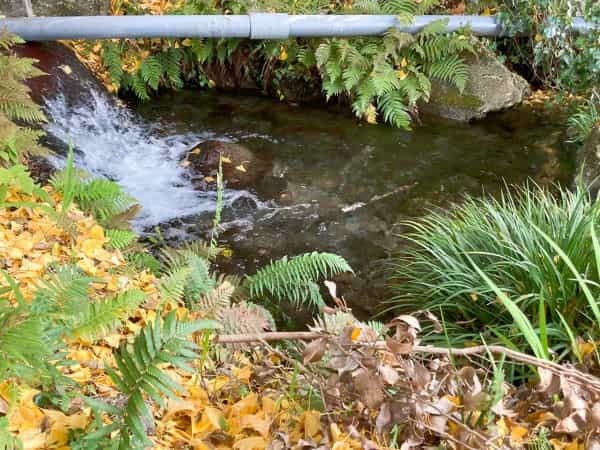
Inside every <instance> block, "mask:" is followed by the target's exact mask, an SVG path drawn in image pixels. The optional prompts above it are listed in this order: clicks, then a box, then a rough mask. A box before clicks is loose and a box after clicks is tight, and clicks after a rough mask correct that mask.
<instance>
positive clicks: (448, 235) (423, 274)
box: [393, 186, 600, 353]
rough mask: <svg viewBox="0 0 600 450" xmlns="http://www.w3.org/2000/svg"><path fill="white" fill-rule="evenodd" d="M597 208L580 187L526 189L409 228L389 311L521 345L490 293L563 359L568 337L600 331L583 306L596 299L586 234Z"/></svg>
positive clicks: (598, 289) (598, 288) (472, 202)
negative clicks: (513, 308)
mask: <svg viewBox="0 0 600 450" xmlns="http://www.w3.org/2000/svg"><path fill="white" fill-rule="evenodd" d="M599 210H600V206H598V204H597V203H595V202H594V201H593V200H592V199H591V198H590V196H589V194H588V193H587V192H585V191H584V190H583V189H577V190H576V191H575V192H571V191H567V190H560V191H559V192H558V193H557V194H556V195H554V194H553V193H551V192H549V191H547V190H544V189H542V188H539V187H537V186H531V187H528V188H522V189H518V190H517V191H516V192H514V193H511V192H509V191H506V192H504V194H503V195H502V196H501V198H500V199H498V200H495V199H489V198H487V199H472V198H468V199H466V201H465V202H464V203H462V204H461V205H458V206H456V207H455V208H454V209H453V211H452V212H451V213H449V214H441V213H432V214H430V215H429V216H427V217H425V218H423V219H419V220H416V221H412V222H409V223H408V224H407V225H408V227H409V228H410V231H409V232H408V233H407V235H406V236H405V237H406V239H407V240H408V241H409V242H410V243H411V244H412V245H411V247H410V249H409V250H407V251H406V252H405V253H404V254H403V255H402V256H401V257H399V258H398V259H397V260H396V262H395V264H394V279H395V283H394V290H395V297H394V299H393V301H394V308H395V309H397V310H400V311H415V310H418V309H428V310H431V311H433V312H439V311H441V312H442V313H443V317H444V319H445V320H446V322H447V324H450V325H449V333H450V335H451V336H453V337H461V338H463V339H465V338H474V337H476V336H477V335H478V334H479V333H483V335H484V336H485V339H486V342H490V341H494V340H496V341H497V340H501V341H502V340H503V341H504V342H505V343H508V342H510V343H512V344H515V345H517V346H521V345H524V340H523V336H522V333H520V332H519V331H518V329H517V328H515V324H514V321H513V315H512V314H511V312H510V311H509V310H508V309H507V308H506V307H505V304H504V302H502V301H501V299H500V298H499V297H498V295H497V291H495V288H496V287H497V288H498V289H500V290H501V291H502V292H503V293H504V294H506V296H508V297H510V298H511V299H512V300H513V301H515V302H516V304H517V305H518V307H519V308H520V310H521V311H522V312H523V313H524V314H525V316H526V317H527V318H528V319H529V320H530V321H531V323H532V324H533V327H534V328H535V329H536V330H537V331H538V332H540V329H541V328H547V335H548V341H549V347H550V348H553V349H554V350H555V351H556V352H559V353H560V352H563V351H564V352H565V353H568V352H570V351H571V350H573V339H572V337H573V336H571V334H572V335H574V336H575V337H577V336H581V337H586V335H588V334H589V335H597V332H598V327H599V326H600V323H598V321H597V320H595V311H594V309H595V308H592V307H590V305H591V304H592V303H591V302H590V298H597V297H598V295H600V284H598V282H599V281H600V277H599V276H598V267H597V262H596V255H595V253H594V242H593V239H592V233H591V231H592V224H593V223H594V218H595V217H597V215H598V212H599ZM594 229H597V227H596V226H595V225H594ZM478 269H480V270H478ZM482 274H483V275H482ZM490 281H491V283H490ZM592 306H593V305H592ZM541 331H543V332H544V333H546V331H544V330H541Z"/></svg>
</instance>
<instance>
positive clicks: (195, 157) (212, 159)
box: [184, 140, 270, 189]
mask: <svg viewBox="0 0 600 450" xmlns="http://www.w3.org/2000/svg"><path fill="white" fill-rule="evenodd" d="M219 157H222V161H223V178H224V180H225V182H226V183H227V185H228V186H229V187H231V188H235V189H240V188H247V187H251V186H254V185H255V184H256V183H258V181H259V180H260V179H261V178H262V177H263V176H264V175H265V174H266V173H267V171H268V170H269V166H270V164H269V163H268V162H267V161H265V160H262V159H259V158H258V157H257V156H256V155H255V154H254V152H253V151H252V150H250V149H249V148H248V147H246V146H244V145H240V144H234V143H231V142H224V141H217V140H208V141H204V142H201V143H199V144H197V145H194V146H193V147H192V148H191V149H190V150H189V151H188V152H187V153H186V156H185V159H184V163H185V165H188V166H189V167H190V168H191V169H192V170H193V171H194V172H195V173H196V174H198V175H200V176H201V177H202V179H206V177H213V178H214V177H215V176H216V174H217V171H218V168H219Z"/></svg>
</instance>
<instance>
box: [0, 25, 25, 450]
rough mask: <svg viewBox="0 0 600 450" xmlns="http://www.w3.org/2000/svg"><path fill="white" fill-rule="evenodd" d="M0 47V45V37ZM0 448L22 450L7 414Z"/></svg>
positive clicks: (1, 420) (2, 420) (0, 427)
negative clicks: (12, 431)
mask: <svg viewBox="0 0 600 450" xmlns="http://www.w3.org/2000/svg"><path fill="white" fill-rule="evenodd" d="M0 47H2V40H1V37H0ZM0 449H2V450H23V443H22V442H21V441H20V440H19V438H17V437H16V436H14V435H13V434H12V433H11V432H10V428H9V422H8V416H3V417H0Z"/></svg>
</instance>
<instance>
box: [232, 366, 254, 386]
mask: <svg viewBox="0 0 600 450" xmlns="http://www.w3.org/2000/svg"><path fill="white" fill-rule="evenodd" d="M231 372H232V373H233V376H235V377H236V378H237V379H238V380H240V381H243V382H244V383H249V382H250V376H252V367H251V366H244V367H242V368H241V369H240V368H238V367H234V368H233V369H232V370H231Z"/></svg>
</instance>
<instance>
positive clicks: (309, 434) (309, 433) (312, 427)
mask: <svg viewBox="0 0 600 450" xmlns="http://www.w3.org/2000/svg"><path fill="white" fill-rule="evenodd" d="M302 419H303V421H304V436H305V438H307V439H312V438H314V437H315V436H316V435H317V434H318V433H320V431H321V413H320V412H319V411H306V412H305V413H304V414H303V415H302Z"/></svg>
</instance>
